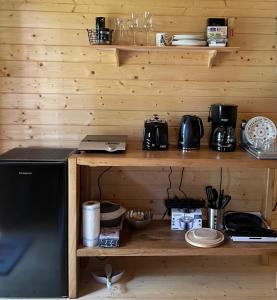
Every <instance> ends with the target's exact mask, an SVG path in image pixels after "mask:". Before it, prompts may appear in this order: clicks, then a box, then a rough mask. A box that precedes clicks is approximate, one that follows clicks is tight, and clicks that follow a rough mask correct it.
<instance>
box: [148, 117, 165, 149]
mask: <svg viewBox="0 0 277 300" xmlns="http://www.w3.org/2000/svg"><path fill="white" fill-rule="evenodd" d="M143 136H144V137H143V149H144V150H167V149H168V125H167V122H166V121H165V120H163V119H161V118H160V117H159V116H158V115H156V114H155V115H153V117H152V118H150V119H147V120H146V121H145V122H144V133H143Z"/></svg>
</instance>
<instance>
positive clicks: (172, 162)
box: [76, 144, 277, 168]
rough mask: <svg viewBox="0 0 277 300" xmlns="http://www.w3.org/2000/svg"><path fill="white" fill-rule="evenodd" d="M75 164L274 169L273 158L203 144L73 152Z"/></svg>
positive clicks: (135, 145)
mask: <svg viewBox="0 0 277 300" xmlns="http://www.w3.org/2000/svg"><path fill="white" fill-rule="evenodd" d="M76 159H77V164H78V165H85V166H91V167H97V166H130V167H131V166H132V167H135V166H136V167H168V166H172V167H212V168H216V167H217V168H221V167H222V168H223V167H225V168H237V167H239V168H277V160H258V159H255V158H254V157H253V156H252V155H250V154H248V153H247V152H246V151H244V150H240V149H238V150H237V151H234V152H226V153H223V152H217V151H212V150H210V149H209V148H208V147H207V146H206V147H205V146H203V147H201V149H200V150H194V151H191V152H182V151H181V150H179V149H177V148H170V149H169V150H167V151H144V150H141V145H138V144H130V145H129V144H128V146H127V150H126V152H124V153H89V154H88V153H86V154H77V155H76Z"/></svg>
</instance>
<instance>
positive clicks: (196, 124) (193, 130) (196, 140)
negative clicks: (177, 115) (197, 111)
mask: <svg viewBox="0 0 277 300" xmlns="http://www.w3.org/2000/svg"><path fill="white" fill-rule="evenodd" d="M203 135H204V127H203V123H202V120H201V119H200V118H199V117H197V116H193V115H185V116H183V117H182V119H181V124H180V129H179V140H178V148H179V149H181V150H184V151H189V150H196V149H199V148H200V138H201V137H202V136H203Z"/></svg>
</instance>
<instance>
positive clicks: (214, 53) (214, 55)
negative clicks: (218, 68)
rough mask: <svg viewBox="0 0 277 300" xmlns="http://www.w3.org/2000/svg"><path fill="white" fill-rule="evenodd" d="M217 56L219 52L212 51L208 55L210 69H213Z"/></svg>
mask: <svg viewBox="0 0 277 300" xmlns="http://www.w3.org/2000/svg"><path fill="white" fill-rule="evenodd" d="M216 55H217V50H210V51H209V54H208V67H209V68H211V67H212V66H213V63H214V60H215V58H216Z"/></svg>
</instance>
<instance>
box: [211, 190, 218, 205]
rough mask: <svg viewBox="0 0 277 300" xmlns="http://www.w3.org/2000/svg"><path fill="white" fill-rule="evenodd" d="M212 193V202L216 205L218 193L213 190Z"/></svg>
mask: <svg viewBox="0 0 277 300" xmlns="http://www.w3.org/2000/svg"><path fill="white" fill-rule="evenodd" d="M212 192H213V202H214V203H215V205H216V204H217V200H218V192H217V190H216V189H215V188H213V189H212Z"/></svg>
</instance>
